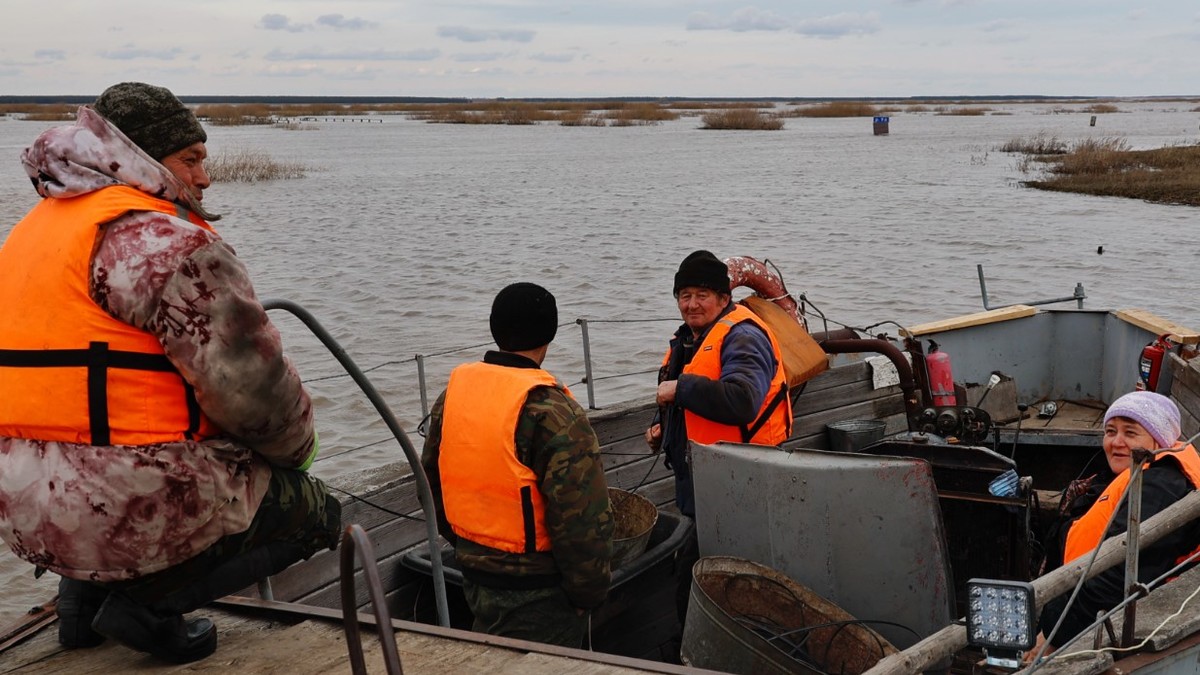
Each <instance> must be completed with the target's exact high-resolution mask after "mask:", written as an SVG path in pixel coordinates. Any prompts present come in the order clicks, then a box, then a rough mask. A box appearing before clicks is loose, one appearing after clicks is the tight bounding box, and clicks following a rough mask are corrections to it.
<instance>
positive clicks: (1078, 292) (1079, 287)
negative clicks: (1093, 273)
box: [975, 265, 1087, 310]
mask: <svg viewBox="0 0 1200 675" xmlns="http://www.w3.org/2000/svg"><path fill="white" fill-rule="evenodd" d="M975 271H976V272H978V273H979V295H980V296H982V298H983V308H984V309H986V310H993V309H1000V308H1001V307H1009V306H1011V305H1050V304H1053V303H1056V302H1071V301H1075V303H1076V306H1077V307H1078V308H1079V309H1083V301H1084V299H1086V298H1087V293H1084V292H1083V284H1082V283H1076V284H1075V292H1074V293H1073V294H1071V295H1067V296H1064V297H1061V298H1050V299H1047V300H1030V301H1029V302H1014V303H1009V304H1008V305H1000V306H999V307H992V306H991V305H990V304H988V293H987V282H986V281H984V279H983V265H976V266H975Z"/></svg>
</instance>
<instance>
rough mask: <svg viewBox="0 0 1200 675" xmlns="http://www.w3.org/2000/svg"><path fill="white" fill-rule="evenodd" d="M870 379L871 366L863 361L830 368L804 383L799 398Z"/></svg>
mask: <svg viewBox="0 0 1200 675" xmlns="http://www.w3.org/2000/svg"><path fill="white" fill-rule="evenodd" d="M849 356H853V355H849ZM872 356H873V355H872ZM870 379H871V366H870V364H868V363H867V362H866V360H865V359H864V360H862V361H856V362H854V363H847V364H845V365H841V366H838V367H836V368H830V369H829V370H827V371H825V372H823V373H821V374H820V375H818V376H816V377H814V378H813V379H811V380H809V381H808V382H805V383H804V385H803V387H804V388H803V389H801V392H802V393H801V394H800V397H801V398H803V397H805V396H810V395H813V394H816V393H818V392H822V391H825V390H827V389H832V388H834V387H840V386H842V385H844V384H849V383H851V382H857V381H859V380H870Z"/></svg>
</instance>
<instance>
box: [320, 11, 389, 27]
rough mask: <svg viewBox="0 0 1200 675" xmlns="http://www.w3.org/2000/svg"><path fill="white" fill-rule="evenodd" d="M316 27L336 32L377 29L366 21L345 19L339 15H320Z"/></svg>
mask: <svg viewBox="0 0 1200 675" xmlns="http://www.w3.org/2000/svg"><path fill="white" fill-rule="evenodd" d="M317 25H320V26H328V27H330V28H334V29H336V30H366V29H369V28H377V27H378V26H379V24H377V23H375V22H374V21H367V20H366V19H359V18H354V19H347V18H346V17H344V16H342V15H341V14H322V15H321V16H318V17H317Z"/></svg>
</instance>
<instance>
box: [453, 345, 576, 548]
mask: <svg viewBox="0 0 1200 675" xmlns="http://www.w3.org/2000/svg"><path fill="white" fill-rule="evenodd" d="M536 387H557V388H559V389H561V390H562V391H563V392H564V393H568V395H569V392H566V389H564V388H562V387H561V386H559V385H558V383H557V381H556V380H555V379H554V376H553V375H551V374H550V373H548V372H546V371H544V370H541V369H540V368H512V367H507V366H498V365H494V364H490V363H467V364H463V365H461V366H458V367H457V368H455V369H454V370H453V371H451V373H450V382H449V384H447V385H446V396H445V399H444V403H443V405H444V408H443V413H442V442H441V446H440V448H439V455H438V472H439V474H440V476H441V482H442V504H443V506H444V507H445V509H446V520H447V521H449V523H450V527H451V528H452V529H453V530H454V532H455V533H456V534H458V535H459V536H460V537H464V538H466V539H469V540H471V541H473V542H475V543H477V544H483V545H484V546H489V547H491V548H495V549H499V550H501V551H508V552H510V553H533V552H534V551H549V550H550V535H549V534H548V533H547V531H546V521H545V515H546V509H545V500H544V499H543V497H542V492H541V489H540V487H539V486H538V478H537V475H535V474H534V472H533V469H530V468H529V467H527V466H525V465H524V464H522V463H521V461H520V460H519V459H518V458H517V444H516V430H517V419H518V418H519V417H520V415H521V409H522V408H523V407H524V406H525V400H526V398H528V396H529V392H530V391H531V390H533V389H534V388H536Z"/></svg>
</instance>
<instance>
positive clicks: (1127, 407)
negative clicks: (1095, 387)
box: [1031, 391, 1200, 653]
mask: <svg viewBox="0 0 1200 675" xmlns="http://www.w3.org/2000/svg"><path fill="white" fill-rule="evenodd" d="M1179 435H1180V424H1179V407H1178V406H1176V405H1175V402H1174V401H1172V400H1171V399H1169V398H1167V397H1166V396H1162V395H1160V394H1155V393H1153V392H1149V391H1135V392H1132V393H1129V394H1125V395H1124V396H1122V397H1120V398H1118V399H1117V400H1116V401H1114V402H1113V404H1112V405H1110V406H1109V407H1108V411H1107V412H1105V414H1104V441H1103V444H1104V457H1105V459H1106V460H1108V461H1107V466H1106V467H1105V468H1106V469H1108V470H1107V471H1102V472H1101V473H1099V474H1097V475H1094V476H1091V477H1088V478H1084V479H1081V480H1078V481H1075V482H1073V483H1072V484H1071V485H1070V486H1069V487H1068V488H1067V491H1066V493H1065V494H1064V495H1063V499H1062V506H1061V507H1060V510H1059V518H1058V519H1057V521H1056V522H1055V523H1054V524H1053V525H1052V526H1051V528H1050V530H1049V532H1047V535H1046V536H1045V537H1044V538H1043V540H1044V541H1045V545H1046V571H1050V570H1053V569H1055V568H1057V567H1059V566H1061V565H1063V564H1066V563H1069V562H1071V561H1073V560H1075V559H1077V558H1081V557H1084V556H1086V555H1088V554H1090V553H1091V552H1092V549H1094V548H1096V547H1097V546H1099V545H1100V544H1101V543H1103V541H1104V539H1105V538H1106V537H1113V536H1119V535H1121V534H1124V532H1125V529H1126V523H1127V522H1128V520H1127V511H1128V504H1129V500H1128V499H1125V500H1123V501H1122V502H1121V506H1120V508H1119V509H1117V514H1116V517H1115V518H1114V519H1113V522H1112V526H1111V527H1109V528H1108V534H1107V535H1105V534H1104V531H1103V530H1104V525H1105V523H1107V522H1108V519H1109V516H1110V515H1112V512H1113V506H1114V505H1115V504H1116V502H1117V499H1118V498H1120V496H1121V492H1122V491H1123V490H1124V489H1125V486H1126V485H1128V484H1129V467H1130V465H1131V463H1132V462H1131V460H1132V452H1133V450H1134V449H1135V448H1144V449H1147V450H1156V451H1158V452H1157V453H1156V457H1155V458H1154V460H1153V461H1151V462H1150V463H1149V464H1147V465H1146V468H1145V471H1144V472H1143V473H1142V520H1143V521H1145V520H1146V519H1148V518H1150V517H1151V516H1153V515H1155V514H1156V513H1159V512H1160V511H1162V510H1163V509H1165V508H1167V507H1168V506H1170V505H1172V504H1174V503H1175V502H1177V501H1179V500H1180V499H1183V497H1184V496H1186V495H1187V494H1188V493H1189V492H1191V491H1192V490H1195V489H1200V454H1197V452H1196V448H1195V447H1193V446H1191V445H1186V446H1185V445H1184V444H1183V442H1181V441H1180V440H1179ZM1196 551H1200V521H1194V522H1192V524H1191V525H1189V526H1187V527H1183V528H1180V529H1179V530H1176V531H1175V532H1172V533H1171V534H1169V535H1167V536H1165V537H1163V538H1162V539H1160V540H1159V541H1157V542H1155V543H1154V544H1153V545H1151V546H1148V547H1147V548H1145V549H1143V550H1142V552H1141V554H1140V557H1139V559H1138V581H1140V582H1141V583H1149V582H1150V581H1153V580H1154V579H1156V578H1158V577H1160V576H1162V575H1163V574H1164V573H1166V572H1167V571H1168V570H1170V569H1171V568H1172V567H1174V566H1175V565H1177V564H1179V563H1180V562H1182V561H1183V560H1184V559H1186V558H1187V557H1188V556H1190V555H1192V554H1193V553H1194V552H1196ZM1069 597H1070V596H1069V595H1063V596H1060V597H1058V598H1055V599H1054V600H1051V601H1050V602H1048V603H1046V607H1045V608H1044V609H1043V610H1042V616H1041V619H1040V621H1039V628H1040V629H1041V634H1040V635H1039V645H1038V647H1035V648H1034V649H1033V650H1032V651H1031V653H1036V652H1037V651H1038V649H1039V648H1040V647H1041V642H1042V641H1044V640H1045V639H1046V636H1047V635H1049V633H1050V631H1051V630H1053V628H1054V624H1055V623H1057V622H1058V620H1059V617H1061V616H1062V615H1063V613H1064V612H1065V613H1066V618H1065V619H1064V620H1063V624H1062V626H1061V627H1060V628H1059V629H1058V632H1057V633H1055V634H1054V638H1053V639H1052V640H1051V641H1050V644H1051V646H1052V647H1059V646H1061V645H1062V644H1064V643H1065V642H1067V641H1068V640H1070V639H1071V638H1072V637H1074V636H1075V635H1077V634H1079V632H1080V631H1082V630H1083V629H1084V628H1087V627H1088V626H1089V625H1091V624H1092V623H1093V622H1094V621H1095V619H1096V614H1097V613H1098V612H1105V611H1108V610H1109V609H1112V608H1113V607H1116V606H1117V605H1118V604H1120V602H1121V600H1123V599H1124V597H1125V568H1124V567H1123V566H1121V565H1118V566H1116V567H1112V568H1110V569H1109V570H1107V571H1105V572H1101V573H1100V574H1098V575H1096V576H1095V577H1093V578H1092V579H1090V580H1089V581H1087V582H1086V583H1084V585H1083V588H1082V589H1080V591H1079V597H1078V598H1076V600H1075V602H1074V603H1073V604H1072V605H1071V607H1070V608H1067V607H1066V602H1067V600H1068V598H1069Z"/></svg>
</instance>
